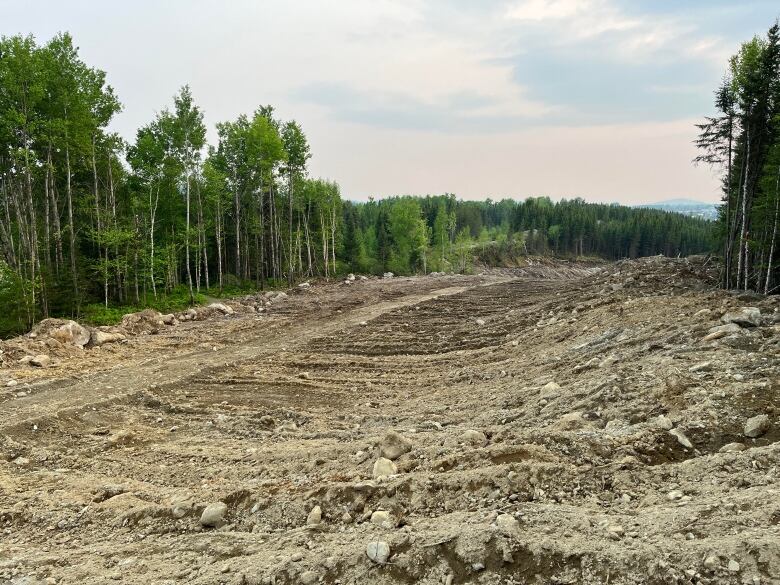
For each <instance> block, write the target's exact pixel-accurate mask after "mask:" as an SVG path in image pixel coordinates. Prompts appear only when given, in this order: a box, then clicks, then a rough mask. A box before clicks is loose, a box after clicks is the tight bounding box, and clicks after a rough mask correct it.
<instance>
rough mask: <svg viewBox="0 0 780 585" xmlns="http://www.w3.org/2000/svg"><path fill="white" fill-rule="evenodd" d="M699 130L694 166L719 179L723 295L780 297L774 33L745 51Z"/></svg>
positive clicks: (779, 112)
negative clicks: (729, 291)
mask: <svg viewBox="0 0 780 585" xmlns="http://www.w3.org/2000/svg"><path fill="white" fill-rule="evenodd" d="M715 107H716V110H717V114H716V115H715V116H712V117H708V118H707V119H706V121H705V122H704V123H703V124H700V125H699V129H700V131H701V132H700V135H699V138H698V141H697V146H698V147H699V149H700V154H699V156H698V157H697V158H696V159H695V160H696V162H703V163H707V164H710V165H713V166H715V167H716V168H718V169H720V170H721V172H722V176H723V180H722V185H723V205H722V206H721V208H720V217H719V221H718V237H719V241H720V246H721V250H722V254H723V257H724V263H723V281H722V284H723V286H724V287H726V288H737V289H743V290H754V291H758V292H763V293H771V292H776V291H777V290H778V289H780V270H779V269H778V262H777V254H778V237H779V234H778V221H780V27H779V26H778V23H777V22H776V23H775V24H774V25H773V26H772V27H771V28H770V29H769V31H768V32H767V34H766V35H765V36H756V37H754V38H753V39H751V40H750V41H748V42H746V43H743V44H742V46H741V47H740V49H739V51H738V52H737V53H736V54H735V55H734V56H733V57H731V59H730V60H729V63H728V67H727V70H726V74H725V76H724V78H723V81H722V83H721V84H720V86H719V87H718V88H717V90H716V92H715Z"/></svg>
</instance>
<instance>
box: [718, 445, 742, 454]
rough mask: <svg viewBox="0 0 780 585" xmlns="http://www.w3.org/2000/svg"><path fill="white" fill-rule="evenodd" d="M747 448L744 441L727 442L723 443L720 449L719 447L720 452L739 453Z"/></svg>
mask: <svg viewBox="0 0 780 585" xmlns="http://www.w3.org/2000/svg"><path fill="white" fill-rule="evenodd" d="M745 449H747V447H746V446H745V445H743V444H742V443H727V444H725V445H723V447H721V448H720V449H718V452H719V453H739V452H740V451H744V450H745Z"/></svg>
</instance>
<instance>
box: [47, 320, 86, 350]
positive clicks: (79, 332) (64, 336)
mask: <svg viewBox="0 0 780 585" xmlns="http://www.w3.org/2000/svg"><path fill="white" fill-rule="evenodd" d="M49 335H50V337H52V338H53V339H56V340H57V341H59V342H61V343H68V344H71V345H76V346H78V347H84V346H85V345H87V343H89V338H90V334H89V329H87V328H86V327H83V326H81V325H79V324H78V323H76V322H75V321H67V322H66V323H64V324H63V325H60V326H59V327H57V328H56V329H54V330H53V331H52V332H51V333H50V334H49Z"/></svg>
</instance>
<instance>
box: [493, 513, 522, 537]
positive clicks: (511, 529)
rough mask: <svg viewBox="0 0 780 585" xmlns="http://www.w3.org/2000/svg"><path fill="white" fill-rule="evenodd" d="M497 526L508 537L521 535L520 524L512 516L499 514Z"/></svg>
mask: <svg viewBox="0 0 780 585" xmlns="http://www.w3.org/2000/svg"><path fill="white" fill-rule="evenodd" d="M496 526H498V529H499V530H500V531H501V532H502V533H503V534H506V535H507V536H514V535H516V534H519V533H520V523H519V522H518V521H517V518H515V517H514V516H512V515H511V514H499V516H498V518H496Z"/></svg>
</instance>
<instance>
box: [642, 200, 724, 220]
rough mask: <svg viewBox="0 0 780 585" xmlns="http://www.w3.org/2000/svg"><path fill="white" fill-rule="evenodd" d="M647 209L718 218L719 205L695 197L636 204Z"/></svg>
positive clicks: (710, 218) (712, 218) (711, 218)
mask: <svg viewBox="0 0 780 585" xmlns="http://www.w3.org/2000/svg"><path fill="white" fill-rule="evenodd" d="M635 207H642V208H647V209H662V210H664V211H674V212H676V213H682V214H683V215H689V216H691V217H700V218H702V219H708V220H715V219H717V218H718V205H717V204H715V203H706V202H704V201H696V200H695V199H684V198H679V199H666V200H664V201H658V202H657V203H647V204H645V205H635Z"/></svg>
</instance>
